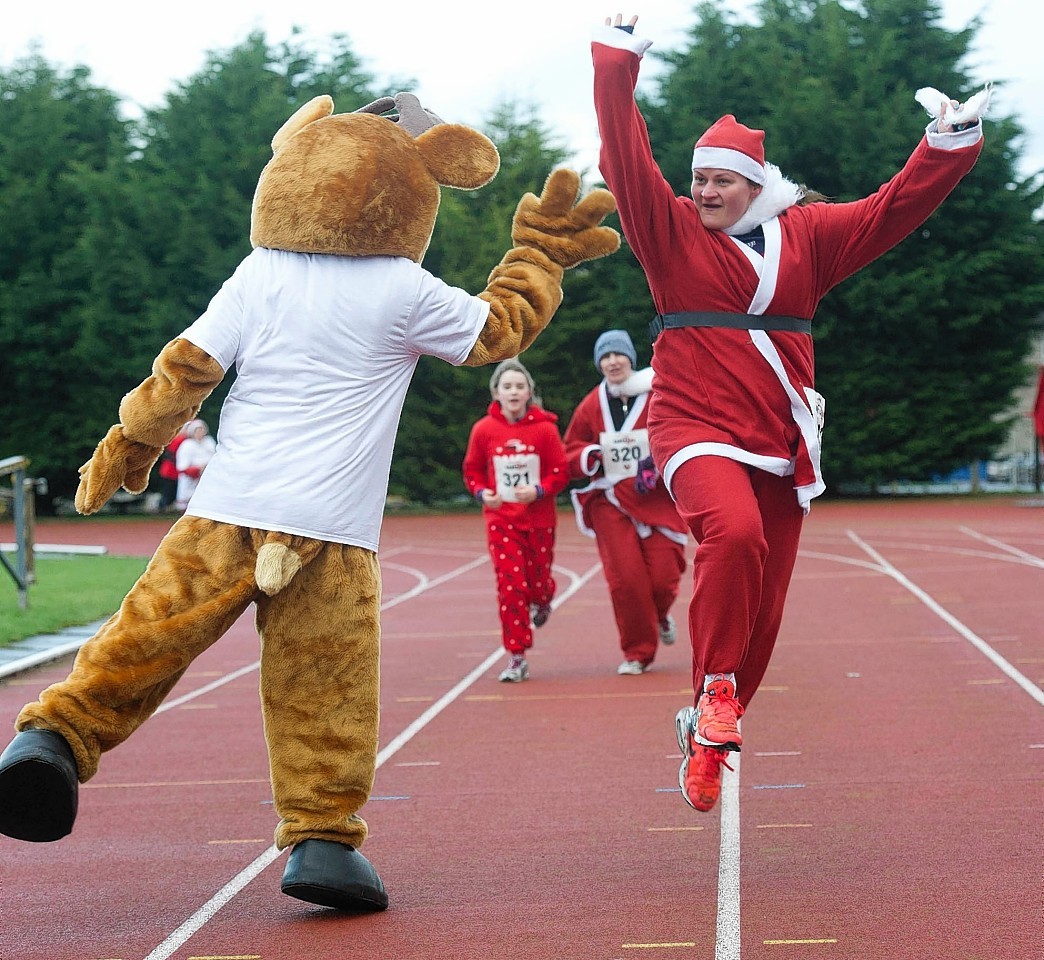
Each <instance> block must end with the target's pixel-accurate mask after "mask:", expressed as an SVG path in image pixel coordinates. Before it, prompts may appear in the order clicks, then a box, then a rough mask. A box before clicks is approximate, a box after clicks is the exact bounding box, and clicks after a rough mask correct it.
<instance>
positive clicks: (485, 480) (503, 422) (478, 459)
mask: <svg viewBox="0 0 1044 960" xmlns="http://www.w3.org/2000/svg"><path fill="white" fill-rule="evenodd" d="M557 423H558V417H556V416H555V415H554V414H553V413H551V412H550V411H548V410H544V409H542V408H541V407H534V406H532V405H531V406H530V407H529V409H528V410H526V414H525V416H524V417H522V419H521V420H519V421H517V422H516V423H508V421H507V418H506V417H505V416H504V411H503V410H502V409H501V407H500V404H499V403H497V401H496V400H494V401H493V402H492V403H491V404H490V405H489V411H488V412H487V414H486V416H484V417H483V418H482V419H481V420H479V421H478V422H477V423H476V424H475V425H474V426H473V427H472V428H471V436H470V437H469V438H468V449H467V451H466V452H465V454H464V463H463V466H462V471H463V474H464V486H465V487H467V489H468V492H469V493H471V495H472V496H475V495H476V494H477V493H478V492H479V491H480V490H495V489H497V484H498V477H497V473H496V461H495V460H494V458H495V457H515V456H517V455H520V454H522V455H524V454H536V455H537V456H538V457H539V458H540V476H539V478H532V477H531V478H528V479H529V482H530V483H532V484H533V485H536V484H539V485H540V486H541V487H542V488H543V491H544V494H543V496H542V497H541V498H540V499H539V500H536V501H535V502H534V503H528V504H527V503H513V502H507V501H506V502H505V503H504V504H503V505H502V506H501V507H500V508H499V509H497V510H493V509H491V508H490V507H488V506H485V505H483V512H484V513H485V514H486V517H487V519H490V518H492V517H496V518H497V519H502V520H505V521H508V522H511V523H515V524H518V525H521V526H528V527H553V526H554V525H555V524H556V523H557V521H558V515H557V513H556V512H555V497H556V496H557V495H558V494H559V493H561V492H562V491H563V490H564V489H565V488H566V484H567V483H569V468H568V466H567V464H566V456H565V449H564V447H563V446H562V438H561V437H560V436H559V433H558V426H557ZM515 479H517V477H516V478H515Z"/></svg>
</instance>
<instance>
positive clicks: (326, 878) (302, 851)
mask: <svg viewBox="0 0 1044 960" xmlns="http://www.w3.org/2000/svg"><path fill="white" fill-rule="evenodd" d="M281 889H282V891H283V893H285V894H286V895H287V896H289V897H297V899H298V900H306V901H307V902H308V903H318V904H319V905H320V906H323V907H336V908H337V909H338V910H350V911H352V912H354V913H362V912H370V911H375V910H385V909H387V907H388V894H387V893H385V891H384V884H383V883H381V878H380V877H379V876H377V871H376V870H374V868H373V864H371V863H370V861H369V860H367V859H366V857H364V856H363V855H362V854H361V853H359V851H358V850H356V849H355V847H350V846H348V845H347V844H344V843H335V842H334V841H333V840H302V841H301V842H300V843H298V844H296V845H295V846H294V848H293V849H292V850H291V851H290V857H289V859H288V860H287V862H286V869H285V870H284V871H283V884H282V888H281Z"/></svg>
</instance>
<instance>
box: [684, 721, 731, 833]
mask: <svg viewBox="0 0 1044 960" xmlns="http://www.w3.org/2000/svg"><path fill="white" fill-rule="evenodd" d="M695 717H696V710H695V708H693V707H683V708H682V709H681V710H679V711H678V715H677V716H676V717H675V718H674V726H675V730H676V732H677V734H678V746H679V747H680V748H681V752H682V762H681V767H679V769H678V786H679V787H680V788H681V794H682V798H683V799H684V800H685V802H686V803H687V804H688V805H689V806H690V807H692V808H693V809H694V810H702V811H704V812H706V811H707V810H710V809H712V808H713V807H714V804H716V803H717V802H718V797H719V796H720V795H721V768H722V767H726V768H727V769H729V770H731V769H732V767H730V766H729V764H728V760H727V759H726V758H727V757H728V753H727V752H726V751H724V750H716V749H714V748H713V747H705V746H703V745H702V744H699V743H697V742H696V741H695V739H694V735H693V729H694V728H693V720H694V719H695Z"/></svg>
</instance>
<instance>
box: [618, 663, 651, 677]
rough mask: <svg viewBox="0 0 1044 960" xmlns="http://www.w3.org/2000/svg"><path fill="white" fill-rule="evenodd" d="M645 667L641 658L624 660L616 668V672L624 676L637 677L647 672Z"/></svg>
mask: <svg viewBox="0 0 1044 960" xmlns="http://www.w3.org/2000/svg"><path fill="white" fill-rule="evenodd" d="M645 669H646V668H645V667H644V666H643V665H642V662H641V661H640V660H624V662H623V663H621V664H620V666H618V667H617V668H616V672H617V673H618V674H620V676H622V677H637V676H638V674H640V673H645Z"/></svg>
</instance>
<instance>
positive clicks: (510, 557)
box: [486, 516, 555, 653]
mask: <svg viewBox="0 0 1044 960" xmlns="http://www.w3.org/2000/svg"><path fill="white" fill-rule="evenodd" d="M486 540H487V542H488V544H489V556H490V559H491V560H492V561H493V572H494V573H495V574H496V576H497V601H498V602H499V604H500V629H501V635H502V637H503V643H504V649H505V650H507V651H508V653H525V652H526V651H527V650H528V649H529V648H530V647H531V646H533V628H532V625H531V624H530V620H529V605H530V604H531V603H537V604H544V603H550V602H551V600H552V599H553V598H554V595H555V580H554V577H553V576H552V575H551V564H552V562H553V561H554V555H555V528H554V527H535V528H530V527H520V526H519V525H518V524H515V523H504V522H502V521H499V520H497V519H496V518H495V517H492V516H489V517H488V518H487V520H486Z"/></svg>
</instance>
